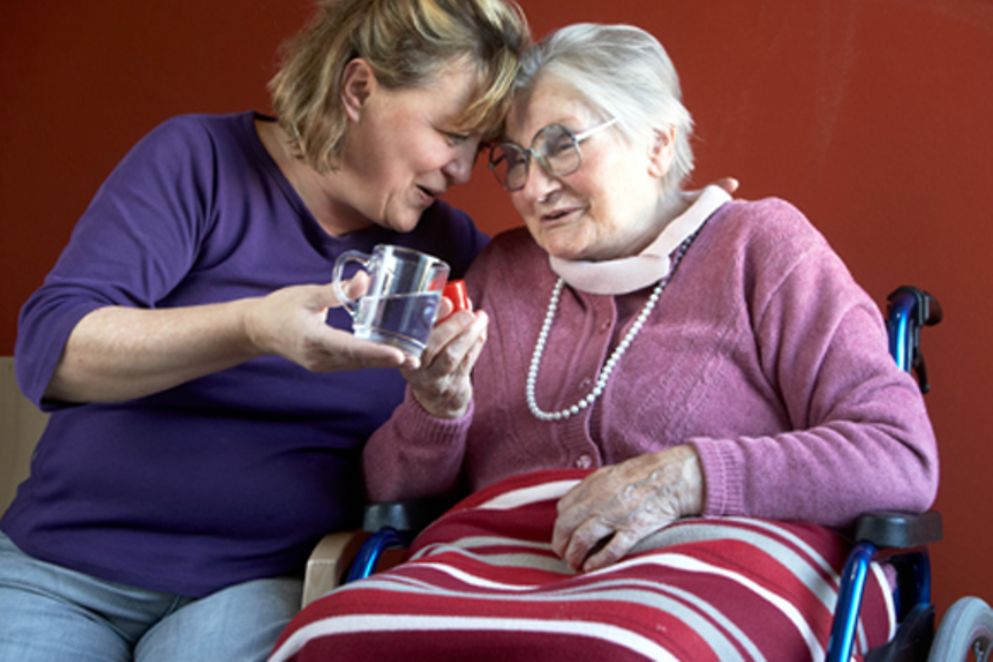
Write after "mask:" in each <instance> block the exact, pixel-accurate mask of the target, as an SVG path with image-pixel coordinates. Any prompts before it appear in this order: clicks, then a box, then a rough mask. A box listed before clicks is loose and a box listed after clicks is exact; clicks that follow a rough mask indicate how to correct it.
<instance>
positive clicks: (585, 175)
mask: <svg viewBox="0 0 993 662" xmlns="http://www.w3.org/2000/svg"><path fill="white" fill-rule="evenodd" d="M605 119H609V118H602V117H597V116H596V115H594V114H593V113H592V112H591V111H590V109H589V106H588V105H587V104H586V103H584V101H583V99H581V98H580V97H579V95H578V94H577V93H576V92H575V91H574V90H573V89H572V88H571V87H570V86H568V85H565V84H563V83H561V82H559V81H558V80H556V79H554V78H543V79H541V80H539V81H538V83H537V84H536V85H535V88H534V90H533V92H532V94H531V96H530V98H529V99H528V100H527V101H526V102H522V103H520V104H518V105H515V106H514V107H513V108H512V109H511V113H510V115H509V117H508V119H507V138H508V139H509V140H511V141H513V142H515V143H517V144H519V145H522V146H525V147H527V146H530V145H531V143H532V140H533V139H534V137H535V135H536V134H537V133H538V132H539V131H540V130H541V129H543V128H544V127H546V126H549V125H551V124H561V125H562V126H564V127H566V128H567V129H569V130H571V131H572V132H573V133H575V134H580V133H582V132H583V131H586V130H588V129H590V128H593V127H595V126H597V125H599V124H601V123H602V122H603V121H604V120H605ZM580 150H581V153H582V164H581V165H580V167H579V168H578V169H577V170H576V171H575V172H572V173H570V174H566V175H559V176H554V175H549V173H547V172H545V170H544V169H543V168H542V167H541V166H540V165H539V164H538V163H537V162H536V161H535V160H534V158H533V157H532V159H531V164H530V168H529V172H528V176H527V181H526V182H525V183H524V187H523V188H522V189H520V190H519V191H515V192H513V193H511V200H512V201H513V204H514V207H515V208H516V209H517V212H518V213H519V214H520V215H521V217H522V218H523V219H524V222H525V224H526V225H527V227H528V230H530V232H531V235H532V236H533V237H534V239H535V241H536V242H537V243H538V245H539V246H541V247H542V248H544V249H545V250H546V251H547V252H548V253H550V254H552V255H554V256H556V257H560V258H563V259H568V260H579V259H582V260H608V259H614V258H618V257H626V256H628V255H633V254H636V253H637V252H638V251H640V250H641V248H642V247H643V246H644V245H646V244H647V243H648V241H650V238H654V236H655V235H656V234H657V232H658V230H659V229H660V228H656V227H655V226H656V221H657V219H658V213H657V208H658V204H659V194H660V193H659V191H660V188H659V186H660V185H659V178H658V177H657V176H654V175H653V174H651V170H650V156H651V149H650V146H649V145H647V144H645V145H638V144H631V143H629V142H627V141H626V140H625V139H624V138H623V136H622V135H621V133H620V132H619V131H618V129H617V127H616V125H614V126H611V127H607V128H605V129H603V130H601V131H597V132H595V133H593V134H592V135H590V137H589V138H587V139H585V140H584V141H583V142H582V143H581V145H580ZM646 239H648V241H646Z"/></svg>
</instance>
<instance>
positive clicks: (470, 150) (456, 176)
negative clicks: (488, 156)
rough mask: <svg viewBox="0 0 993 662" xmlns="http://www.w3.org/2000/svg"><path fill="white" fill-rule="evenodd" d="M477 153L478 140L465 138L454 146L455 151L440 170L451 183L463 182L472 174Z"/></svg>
mask: <svg viewBox="0 0 993 662" xmlns="http://www.w3.org/2000/svg"><path fill="white" fill-rule="evenodd" d="M478 153H479V140H478V139H475V140H466V141H465V142H463V143H461V144H460V145H457V146H456V147H455V153H454V154H453V155H452V158H451V159H449V160H448V163H446V164H445V166H444V167H443V168H442V172H444V173H445V176H446V177H448V180H449V181H450V182H451V183H452V184H465V183H466V182H467V181H469V177H470V175H472V167H473V165H475V163H476V155H477V154H478Z"/></svg>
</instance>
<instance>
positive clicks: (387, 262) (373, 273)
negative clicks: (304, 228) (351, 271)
mask: <svg viewBox="0 0 993 662" xmlns="http://www.w3.org/2000/svg"><path fill="white" fill-rule="evenodd" d="M350 262H354V263H356V264H358V265H359V267H360V268H361V269H363V270H365V271H366V272H368V274H369V289H367V290H366V292H365V294H363V295H362V296H361V297H359V299H358V300H357V301H353V300H351V299H349V298H348V296H347V295H346V294H345V291H344V289H343V288H342V286H341V279H342V274H343V273H344V270H345V266H346V265H347V264H348V263H350ZM448 273H449V266H448V264H447V263H445V262H443V261H442V260H439V259H438V258H436V257H434V256H433V255H428V254H427V253H421V252H420V251H417V250H414V249H412V248H405V247H403V246H393V245H390V244H378V245H377V246H375V247H373V249H372V255H367V254H365V253H363V252H361V251H355V250H350V251H345V252H344V253H342V254H341V255H339V256H338V259H336V260H335V262H334V269H333V270H332V272H331V280H332V285H333V286H334V291H335V294H337V296H338V299H339V300H340V301H341V302H342V305H343V306H344V307H345V310H347V311H348V314H349V315H351V316H352V318H353V323H352V328H353V334H354V335H355V337H356V338H363V339H365V340H372V341H373V342H378V343H384V344H387V345H392V346H393V347H397V348H399V349H401V350H403V351H404V352H406V353H407V354H410V355H411V356H413V357H416V358H420V356H421V353H422V352H423V351H424V348H425V346H426V345H427V341H428V336H429V335H430V334H431V327H432V326H433V325H434V318H435V313H437V311H438V304H439V303H440V301H441V293H442V290H443V289H444V287H445V283H446V282H447V281H448Z"/></svg>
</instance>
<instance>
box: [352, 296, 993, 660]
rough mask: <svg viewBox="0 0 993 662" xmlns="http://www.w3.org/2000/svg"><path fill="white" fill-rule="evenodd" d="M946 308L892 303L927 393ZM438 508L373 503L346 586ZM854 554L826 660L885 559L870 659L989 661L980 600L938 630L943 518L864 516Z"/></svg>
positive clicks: (846, 654)
mask: <svg viewBox="0 0 993 662" xmlns="http://www.w3.org/2000/svg"><path fill="white" fill-rule="evenodd" d="M941 318H942V313H941V307H940V305H939V303H938V301H937V300H936V299H935V298H934V297H933V296H932V295H930V294H929V293H927V292H925V291H923V290H920V289H918V288H916V287H912V286H902V287H899V288H897V289H896V290H894V291H893V292H892V293H890V295H889V296H888V297H887V311H886V327H887V332H888V336H889V348H890V353H891V354H892V356H893V358H894V360H895V361H896V362H897V364H898V365H899V366H900V368H901V369H903V370H905V371H907V372H910V373H913V374H914V375H916V377H917V381H918V385H919V387H920V389H921V392H922V393H927V392H928V391H929V390H930V384H929V382H928V376H927V368H926V365H925V362H924V356H923V353H922V352H921V349H920V332H921V330H922V329H923V327H925V326H932V325H935V324H937V323H939V322H940V321H941ZM445 505H446V504H444V503H440V502H437V501H414V502H407V501H405V502H390V503H378V504H372V505H370V506H369V507H367V509H366V513H365V519H364V523H363V530H364V531H366V532H367V533H369V534H370V535H369V537H368V538H367V539H366V540H365V542H364V543H363V544H362V547H361V548H360V549H359V551H358V554H357V556H356V558H355V560H354V561H353V562H352V564H351V565H350V566H349V568H348V571H347V574H346V577H345V579H344V582H345V583H347V582H350V581H354V580H356V579H361V578H364V577H367V576H369V575H370V574H371V573H372V572H373V571H374V570H375V569H376V567H377V564H378V562H379V560H380V558H381V556H382V555H383V553H384V552H385V551H386V550H389V549H393V548H398V547H404V546H406V545H407V544H409V542H410V541H411V540H412V539H413V537H414V535H415V534H416V532H418V531H419V530H420V529H422V528H423V527H424V526H426V525H427V524H428V523H430V522H431V521H433V520H434V519H435V518H436V517H437V516H439V515H440V514H441V513H442V512H443V511H444V509H445ZM851 539H852V543H853V547H852V551H851V553H850V555H849V557H848V560H847V562H846V564H845V566H844V569H843V571H842V575H841V580H840V587H839V591H838V599H837V603H836V607H835V612H834V621H833V625H832V629H831V634H830V638H829V641H828V647H827V654H826V659H827V660H828V661H829V662H840V661H843V660H845V661H847V660H849V659H851V656H852V651H853V646H854V640H855V635H856V625H857V622H858V616H859V609H860V605H861V598H862V592H863V588H864V585H865V581H866V575H867V573H868V571H869V564H870V563H871V562H872V561H873V560H879V559H885V560H886V562H888V563H889V564H891V565H892V566H893V567H894V569H895V570H896V576H897V582H896V584H897V585H896V588H895V590H894V608H895V611H896V617H897V629H896V634H895V636H894V637H893V639H891V640H890V641H889V642H888V643H887V644H885V645H884V646H882V647H879V648H876V649H874V650H872V651H870V652H869V653H868V655H867V656H866V660H869V661H870V662H889V661H891V660H932V661H938V660H964V659H970V658H969V657H968V656H969V655H970V653H971V654H972V655H973V656H974V658H973V659H976V660H988V659H989V658H990V653H991V651H993V609H991V608H990V607H989V605H987V604H986V603H985V602H984V601H983V600H981V599H979V598H977V597H972V596H969V597H964V598H961V599H959V600H958V601H956V602H955V603H954V604H953V605H952V606H951V607H950V608H949V609H948V611H947V613H946V614H945V616H944V618H943V619H942V621H941V624H940V627H938V628H937V630H935V627H934V621H935V608H934V605H933V603H932V602H931V591H930V584H931V579H930V563H929V559H928V553H927V548H926V546H927V545H928V544H930V543H933V542H936V541H938V540H940V539H941V516H940V515H939V513H937V512H935V511H929V512H926V513H922V514H910V513H899V512H873V513H867V514H865V515H863V516H861V517H860V518H859V519H858V520H857V522H856V523H855V525H854V527H853V530H852V535H851Z"/></svg>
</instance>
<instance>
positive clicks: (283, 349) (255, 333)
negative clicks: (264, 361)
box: [243, 278, 416, 372]
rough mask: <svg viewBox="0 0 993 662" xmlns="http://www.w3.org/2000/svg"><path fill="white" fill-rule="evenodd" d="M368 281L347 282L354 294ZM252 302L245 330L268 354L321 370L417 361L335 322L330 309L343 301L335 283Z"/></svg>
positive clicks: (297, 288) (281, 292) (293, 288)
mask: <svg viewBox="0 0 993 662" xmlns="http://www.w3.org/2000/svg"><path fill="white" fill-rule="evenodd" d="M366 284H367V282H366V281H363V280H362V279H358V278H356V279H353V280H352V281H351V282H343V287H344V288H345V291H346V293H347V294H348V295H349V296H352V297H354V296H358V295H360V294H361V293H362V292H363V291H364V290H365V286H366ZM248 305H249V307H248V309H247V311H246V313H245V315H244V321H243V323H244V326H245V333H246V335H247V336H248V338H249V341H250V342H251V343H252V345H253V346H254V347H255V349H256V350H257V351H258V352H260V353H262V354H276V355H278V356H282V357H284V358H287V359H289V360H290V361H293V362H294V363H297V364H299V365H301V366H303V367H304V368H307V369H308V370H313V371H317V372H324V371H330V370H350V369H355V368H399V367H401V366H404V365H414V364H416V359H411V358H410V357H409V356H407V355H406V354H404V353H403V352H402V351H400V350H399V349H397V348H395V347H389V346H387V345H381V344H378V343H374V342H370V341H368V340H360V339H359V338H356V337H355V336H353V335H352V334H351V333H348V332H347V331H342V330H340V329H335V328H334V327H331V326H329V325H328V324H327V322H326V320H327V313H328V309H329V308H333V307H336V306H340V305H341V302H340V301H339V300H338V297H337V296H336V295H335V293H334V289H333V287H332V286H331V285H296V286H291V287H284V288H282V289H279V290H276V291H275V292H272V293H271V294H269V295H268V296H265V297H262V298H259V299H251V300H249V302H248Z"/></svg>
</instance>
